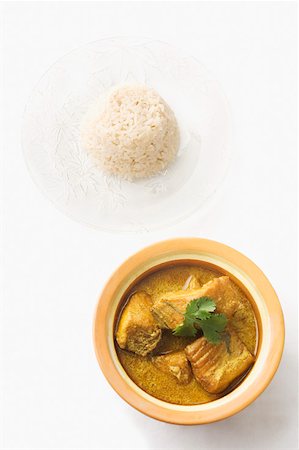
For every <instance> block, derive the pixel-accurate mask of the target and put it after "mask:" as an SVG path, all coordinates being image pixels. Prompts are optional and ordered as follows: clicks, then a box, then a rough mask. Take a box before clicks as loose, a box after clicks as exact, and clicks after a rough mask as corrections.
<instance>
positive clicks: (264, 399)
mask: <svg viewBox="0 0 299 450" xmlns="http://www.w3.org/2000/svg"><path fill="white" fill-rule="evenodd" d="M296 361H297V359H296V357H294V356H291V355H287V354H286V353H285V354H284V356H283V359H282V362H281V365H280V368H279V369H278V372H277V374H276V376H275V378H274V380H273V381H272V383H271V384H270V386H269V387H268V388H267V389H266V390H265V391H264V392H263V394H262V395H261V396H260V397H259V398H258V399H256V401H255V402H254V403H252V404H251V405H249V406H248V407H247V408H246V409H244V410H243V411H241V412H239V413H238V414H236V415H235V416H233V417H230V418H228V419H225V420H222V421H220V422H215V423H211V424H207V425H193V426H182V425H170V424H167V423H163V422H159V421H156V420H154V419H150V418H148V417H146V416H144V415H143V414H141V413H139V412H137V411H135V410H133V409H131V408H130V409H129V411H130V414H131V415H132V421H134V422H135V426H137V427H138V428H139V429H141V430H142V432H143V433H144V435H145V437H146V439H145V440H146V442H147V443H148V446H147V447H146V448H148V449H155V450H156V449H182V450H189V449H190V450H195V449H199V448H200V449H201V450H204V449H209V450H211V449H232V448H235V449H242V450H246V449H258V448H263V449H268V448H271V450H273V449H274V448H277V449H282V448H284V449H297V448H298V425H297V423H298V419H297V416H298V414H297V406H296V405H297V403H298V402H297V399H298V388H297V385H298V382H297V380H298V378H297V364H296ZM292 388H293V389H292ZM286 410H288V411H289V412H288V414H286ZM275 442H276V443H277V446H276V445H275V444H274V445H273V443H275Z"/></svg>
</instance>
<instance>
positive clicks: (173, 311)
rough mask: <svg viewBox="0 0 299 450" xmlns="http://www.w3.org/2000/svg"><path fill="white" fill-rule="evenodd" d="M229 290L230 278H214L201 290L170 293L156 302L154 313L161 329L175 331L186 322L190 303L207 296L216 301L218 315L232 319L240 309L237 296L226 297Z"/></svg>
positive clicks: (153, 308)
mask: <svg viewBox="0 0 299 450" xmlns="http://www.w3.org/2000/svg"><path fill="white" fill-rule="evenodd" d="M228 289H230V280H229V277H227V276H223V277H219V278H214V279H213V280H211V281H209V282H208V283H206V284H204V285H203V286H202V287H201V288H199V289H188V290H180V291H175V292H168V293H166V294H163V295H162V296H161V297H160V298H158V299H157V300H156V301H155V302H154V305H153V307H152V313H153V315H154V317H155V319H156V320H157V322H158V324H159V326H160V327H161V328H169V329H171V330H173V329H174V328H176V327H177V326H178V325H180V324H181V323H182V322H183V321H184V313H185V311H186V307H187V305H188V303H189V302H190V301H191V300H194V299H196V298H199V297H205V296H206V297H211V298H212V299H213V300H214V301H215V303H216V311H217V312H218V313H224V314H226V315H227V317H230V316H232V314H233V313H234V312H235V311H236V310H237V308H238V307H239V301H238V299H237V297H236V296H229V297H227V296H226V291H227V290H228ZM226 297H227V298H226ZM226 300H227V301H226Z"/></svg>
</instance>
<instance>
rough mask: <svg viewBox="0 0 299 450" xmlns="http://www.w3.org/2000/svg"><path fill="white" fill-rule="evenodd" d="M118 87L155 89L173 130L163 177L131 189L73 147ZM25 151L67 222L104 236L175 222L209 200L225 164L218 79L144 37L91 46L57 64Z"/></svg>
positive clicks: (36, 97) (224, 116)
mask: <svg viewBox="0 0 299 450" xmlns="http://www.w3.org/2000/svg"><path fill="white" fill-rule="evenodd" d="M118 83H141V84H146V85H149V86H151V87H153V88H154V89H156V90H157V91H158V92H159V94H160V95H161V96H162V97H163V98H164V99H165V100H166V101H167V103H168V104H169V105H170V107H171V108H172V109H173V111H174V113H175V115H176V117H177V120H178V123H179V127H180V133H181V146H180V150H179V155H178V157H177V159H176V161H175V162H174V163H173V164H172V165H171V166H170V167H169V168H168V169H167V170H165V171H164V172H163V173H161V174H160V175H158V176H156V177H153V178H150V179H146V180H142V181H138V182H134V183H130V182H127V181H123V180H120V179H118V178H116V177H111V176H107V175H106V174H104V173H103V172H101V171H100V170H99V169H98V168H97V167H96V166H95V164H94V162H93V160H92V159H91V158H90V157H89V156H88V155H87V154H86V152H85V151H84V150H83V149H82V148H81V146H80V135H79V128H80V123H81V120H82V117H83V116H84V114H85V113H86V111H87V109H88V108H89V106H90V105H91V104H92V103H93V102H94V101H95V99H96V98H97V97H98V96H99V95H101V94H103V93H105V91H106V90H107V89H110V88H111V87H112V86H114V85H116V84H118ZM23 147H24V154H25V158H26V161H27V164H28V167H29V170H30V173H31V175H32V177H33V179H34V181H35V182H36V184H37V185H38V186H39V188H40V189H41V190H42V191H43V192H44V194H45V195H46V196H47V197H48V198H49V199H50V200H51V201H52V202H53V203H54V204H55V205H56V206H57V208H59V209H60V210H61V211H63V212H64V213H65V214H67V215H68V216H71V217H72V218H73V219H75V220H77V221H80V222H84V223H86V224H88V225H91V226H94V227H96V228H101V229H105V230H108V231H140V230H152V229H156V228H161V227H163V226H166V225H170V224H172V223H175V222H177V221H179V220H181V219H183V218H185V217H187V216H189V215H190V214H191V213H192V212H194V211H195V210H197V209H198V208H200V207H201V206H202V205H203V203H204V202H205V201H206V200H207V199H208V198H209V197H210V196H211V194H213V193H214V192H215V191H216V189H217V188H218V186H219V185H220V184H221V181H222V180H223V178H224V175H225V173H226V170H227V167H228V163H229V160H230V114H229V108H228V105H227V101H226V99H225V96H224V94H223V92H222V90H221V88H220V86H219V84H218V82H217V81H216V80H214V79H213V78H212V77H211V75H210V74H209V73H208V72H207V70H206V69H205V68H204V67H203V66H202V65H201V64H200V63H199V62H197V61H196V60H195V59H193V58H191V57H189V56H186V55H185V54H182V53H181V52H179V51H178V50H177V49H175V48H173V47H172V46H170V45H168V44H165V43H162V42H158V41H153V40H149V39H142V38H115V39H104V40H101V41H97V42H92V43H90V44H87V45H85V46H84V47H82V48H79V49H78V50H74V51H73V52H71V53H70V54H68V55H66V56H64V57H63V58H61V59H60V60H59V61H57V62H56V63H55V64H54V65H53V66H52V67H51V68H50V69H49V70H48V71H47V72H46V73H45V75H44V76H43V77H42V78H41V80H40V81H39V83H38V85H37V86H36V88H35V90H34V92H33V94H32V96H31V98H30V100H29V102H28V105H27V107H26V110H25V116H24V128H23Z"/></svg>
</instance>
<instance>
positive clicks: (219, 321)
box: [173, 297, 227, 344]
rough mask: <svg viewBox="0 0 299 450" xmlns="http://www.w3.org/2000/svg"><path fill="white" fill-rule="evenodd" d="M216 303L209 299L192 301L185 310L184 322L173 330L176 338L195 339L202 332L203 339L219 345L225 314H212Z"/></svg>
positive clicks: (224, 323)
mask: <svg viewBox="0 0 299 450" xmlns="http://www.w3.org/2000/svg"><path fill="white" fill-rule="evenodd" d="M215 309H216V303H215V302H214V300H213V299H212V298H210V297H200V298H197V299H195V300H192V301H191V302H190V303H189V304H188V305H187V308H186V311H185V314H184V321H183V323H182V324H181V325H179V326H177V327H176V328H175V329H174V330H173V334H175V335H176V336H190V337H195V336H196V334H197V333H198V331H199V330H202V332H203V335H204V337H205V338H206V339H207V340H208V341H209V342H211V343H212V344H219V343H220V342H221V341H222V335H221V333H223V331H224V329H225V327H226V325H227V317H226V315H225V314H217V313H214V311H215Z"/></svg>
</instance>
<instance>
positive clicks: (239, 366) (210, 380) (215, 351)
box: [185, 329, 254, 394]
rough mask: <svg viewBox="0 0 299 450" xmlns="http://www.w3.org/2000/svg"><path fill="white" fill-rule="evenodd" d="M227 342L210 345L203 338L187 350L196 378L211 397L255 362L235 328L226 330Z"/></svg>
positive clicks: (221, 390)
mask: <svg viewBox="0 0 299 450" xmlns="http://www.w3.org/2000/svg"><path fill="white" fill-rule="evenodd" d="M227 333H228V335H229V339H228V342H224V341H223V342H221V343H220V344H218V345H215V344H211V343H209V342H208V341H207V339H206V338H205V337H201V338H199V339H197V340H196V341H194V342H192V344H190V345H188V346H187V347H186V348H185V353H186V356H187V358H188V360H189V361H190V363H191V367H192V371H193V375H194V377H195V379H196V380H197V381H198V382H199V383H200V384H201V385H202V387H203V388H204V389H205V390H206V391H207V392H210V393H211V394H218V393H220V392H223V391H224V390H225V389H226V388H227V387H228V386H229V385H230V384H231V383H232V382H233V381H234V380H235V379H236V378H238V377H239V376H240V375H242V373H244V372H245V371H246V370H247V369H248V368H249V367H250V366H251V365H252V364H253V362H254V356H252V354H251V353H250V352H249V351H248V350H247V347H246V346H245V345H244V344H243V342H242V341H241V340H240V339H239V338H238V335H237V333H235V332H234V331H233V330H232V329H230V330H227Z"/></svg>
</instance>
